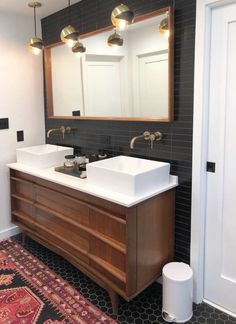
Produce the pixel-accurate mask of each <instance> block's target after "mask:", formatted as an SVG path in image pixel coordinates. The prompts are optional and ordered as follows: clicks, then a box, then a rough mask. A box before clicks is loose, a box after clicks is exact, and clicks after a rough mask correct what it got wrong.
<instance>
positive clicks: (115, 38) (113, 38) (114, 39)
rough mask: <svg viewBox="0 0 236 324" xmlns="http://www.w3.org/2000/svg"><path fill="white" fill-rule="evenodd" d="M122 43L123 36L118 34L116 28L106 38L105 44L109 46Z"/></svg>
mask: <svg viewBox="0 0 236 324" xmlns="http://www.w3.org/2000/svg"><path fill="white" fill-rule="evenodd" d="M123 43H124V40H123V38H122V37H121V35H120V34H118V33H117V31H116V30H115V32H114V33H113V34H112V35H110V36H109V37H108V40H107V44H108V46H110V47H116V46H122V45H123Z"/></svg>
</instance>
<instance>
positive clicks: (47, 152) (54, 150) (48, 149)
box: [16, 144, 74, 169]
mask: <svg viewBox="0 0 236 324" xmlns="http://www.w3.org/2000/svg"><path fill="white" fill-rule="evenodd" d="M73 152H74V149H73V148H71V147H64V146H57V145H51V144H43V145H37V146H31V147H24V148H19V149H16V159H17V162H18V163H22V164H25V165H28V166H31V167H33V168H38V169H45V168H50V167H52V166H55V165H62V164H63V163H64V160H65V155H70V154H73Z"/></svg>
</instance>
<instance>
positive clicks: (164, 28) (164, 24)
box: [159, 12, 170, 37]
mask: <svg viewBox="0 0 236 324" xmlns="http://www.w3.org/2000/svg"><path fill="white" fill-rule="evenodd" d="M166 14H167V17H165V18H163V19H162V21H161V22H160V25H159V32H160V34H161V35H164V36H166V37H169V35H170V30H169V15H168V12H167V13H166Z"/></svg>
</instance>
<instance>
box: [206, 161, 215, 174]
mask: <svg viewBox="0 0 236 324" xmlns="http://www.w3.org/2000/svg"><path fill="white" fill-rule="evenodd" d="M206 170H207V172H213V173H215V171H216V164H215V162H209V161H207V165H206Z"/></svg>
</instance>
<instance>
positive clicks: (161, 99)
mask: <svg viewBox="0 0 236 324" xmlns="http://www.w3.org/2000/svg"><path fill="white" fill-rule="evenodd" d="M134 73H135V75H134V78H135V79H136V78H137V79H138V84H137V85H138V87H137V92H135V95H136V96H137V98H136V104H135V106H136V107H134V109H135V110H137V109H138V111H137V115H138V116H141V117H142V116H143V117H153V118H154V117H159V118H167V117H168V53H164V54H163V53H160V54H159V53H158V54H153V53H150V55H149V54H146V55H145V56H138V69H137V70H135V71H134ZM137 75H138V77H137Z"/></svg>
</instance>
